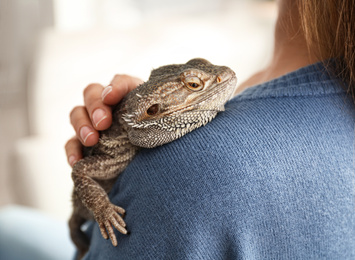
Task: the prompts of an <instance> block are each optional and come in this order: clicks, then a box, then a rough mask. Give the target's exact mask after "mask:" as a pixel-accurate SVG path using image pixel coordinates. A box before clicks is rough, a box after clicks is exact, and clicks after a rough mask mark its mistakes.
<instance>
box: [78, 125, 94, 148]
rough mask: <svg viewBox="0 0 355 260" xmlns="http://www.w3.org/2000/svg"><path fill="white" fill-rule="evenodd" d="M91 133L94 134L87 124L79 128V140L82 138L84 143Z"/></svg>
mask: <svg viewBox="0 0 355 260" xmlns="http://www.w3.org/2000/svg"><path fill="white" fill-rule="evenodd" d="M93 134H94V132H93V131H92V130H91V128H90V127H88V126H83V127H82V128H81V129H80V137H81V140H83V142H84V144H85V143H86V140H87V139H88V137H89V136H90V135H93Z"/></svg>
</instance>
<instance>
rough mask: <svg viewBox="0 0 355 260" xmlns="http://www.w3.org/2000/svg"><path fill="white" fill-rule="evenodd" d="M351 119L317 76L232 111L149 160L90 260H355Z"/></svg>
mask: <svg viewBox="0 0 355 260" xmlns="http://www.w3.org/2000/svg"><path fill="white" fill-rule="evenodd" d="M354 125H355V109H354V107H353V105H352V100H351V99H350V98H349V97H348V96H347V95H346V92H345V91H344V90H343V88H342V87H341V86H340V84H339V83H338V82H337V81H336V80H335V79H334V78H332V77H331V76H329V75H328V74H327V73H326V72H325V70H324V69H323V67H322V66H321V65H320V64H316V65H312V66H309V67H305V68H302V69H300V70H298V71H295V72H292V73H290V74H287V75H285V76H282V77H280V78H278V79H275V80H272V81H270V82H267V83H265V84H262V85H259V86H256V87H252V88H249V89H247V90H246V91H244V92H243V93H242V94H240V95H239V96H237V97H235V98H234V99H232V100H231V101H230V102H229V103H228V104H227V106H226V111H225V112H223V113H220V114H219V115H218V116H217V117H216V119H215V120H213V121H212V122H211V123H209V124H207V125H206V126H205V127H202V128H200V129H198V130H196V131H194V132H192V133H190V134H188V135H186V136H184V137H183V138H181V139H179V140H177V141H174V142H173V143H170V144H167V145H164V146H161V147H158V148H155V149H151V150H149V149H146V150H142V151H141V152H140V153H139V154H138V155H137V157H136V158H135V159H134V161H133V162H132V163H131V164H130V165H129V166H128V168H127V169H126V170H125V172H124V173H123V174H122V175H121V176H120V177H119V179H118V181H117V183H116V185H115V187H114V189H113V190H112V193H111V199H112V201H113V203H115V204H117V205H120V206H122V207H123V208H125V209H126V211H127V215H126V217H125V220H126V223H127V228H128V230H129V232H130V234H129V235H126V236H125V235H121V234H119V233H117V232H116V235H117V236H118V247H113V246H112V245H111V242H110V241H106V240H104V239H103V238H102V237H101V234H100V232H99V229H98V226H97V224H95V225H94V226H93V233H92V241H91V245H92V246H91V249H90V251H89V254H88V255H87V256H86V258H85V259H95V260H96V259H213V260H214V259H355V171H354V160H355V159H354V158H355V150H354V145H355V141H354Z"/></svg>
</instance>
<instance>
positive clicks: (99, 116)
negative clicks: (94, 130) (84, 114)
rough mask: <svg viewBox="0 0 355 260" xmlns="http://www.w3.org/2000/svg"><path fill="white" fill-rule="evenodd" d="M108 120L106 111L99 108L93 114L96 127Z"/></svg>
mask: <svg viewBox="0 0 355 260" xmlns="http://www.w3.org/2000/svg"><path fill="white" fill-rule="evenodd" d="M105 118H107V115H106V111H105V110H103V109H101V108H98V109H96V110H95V111H94V112H93V113H92V121H93V122H94V124H95V126H96V127H97V126H98V125H99V124H100V123H101V121H102V120H104V119H105Z"/></svg>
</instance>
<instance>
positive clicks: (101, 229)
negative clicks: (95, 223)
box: [99, 223, 108, 239]
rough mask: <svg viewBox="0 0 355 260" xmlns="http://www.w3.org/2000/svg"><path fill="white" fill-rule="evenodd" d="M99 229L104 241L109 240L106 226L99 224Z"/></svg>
mask: <svg viewBox="0 0 355 260" xmlns="http://www.w3.org/2000/svg"><path fill="white" fill-rule="evenodd" d="M99 228H100V232H101V235H102V237H103V238H104V239H108V235H107V232H106V228H105V225H104V224H102V223H101V224H99Z"/></svg>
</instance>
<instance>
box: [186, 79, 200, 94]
mask: <svg viewBox="0 0 355 260" xmlns="http://www.w3.org/2000/svg"><path fill="white" fill-rule="evenodd" d="M185 84H186V87H187V88H188V89H190V90H192V91H199V90H202V89H203V84H202V82H201V80H200V79H199V78H197V77H187V78H186V79H185Z"/></svg>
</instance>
